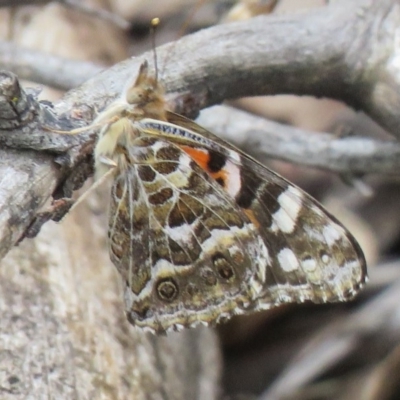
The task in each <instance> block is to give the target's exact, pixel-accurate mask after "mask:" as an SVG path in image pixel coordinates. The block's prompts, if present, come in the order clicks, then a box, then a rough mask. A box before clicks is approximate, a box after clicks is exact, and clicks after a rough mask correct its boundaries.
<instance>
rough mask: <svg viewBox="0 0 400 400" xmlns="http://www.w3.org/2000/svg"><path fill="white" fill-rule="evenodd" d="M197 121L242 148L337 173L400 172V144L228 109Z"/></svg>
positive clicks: (204, 113)
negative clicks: (339, 134)
mask: <svg viewBox="0 0 400 400" xmlns="http://www.w3.org/2000/svg"><path fill="white" fill-rule="evenodd" d="M197 122H198V123H199V124H200V125H202V126H204V127H205V128H209V129H210V130H212V131H213V132H214V133H216V134H218V135H219V136H221V137H223V138H224V139H226V140H228V141H231V142H233V143H235V144H236V145H237V146H238V147H240V148H241V149H244V150H247V151H248V152H249V153H252V154H254V155H257V156H259V157H265V156H267V157H270V158H277V159H280V160H283V161H289V162H292V163H298V164H302V165H306V166H309V167H316V168H322V169H326V170H329V171H332V172H337V173H351V174H368V173H380V174H386V175H398V174H399V173H400V144H399V143H398V142H397V141H395V140H386V141H384V140H376V139H370V138H366V137H362V132H354V135H356V136H350V137H344V138H339V137H335V135H332V134H328V133H316V132H310V131H306V130H303V129H299V128H294V127H290V126H287V125H283V124H279V123H277V122H273V121H268V120H266V119H265V118H261V117H257V116H254V115H252V114H250V113H248V112H245V111H240V110H237V109H234V108H231V107H227V106H214V107H212V108H210V109H207V110H203V111H202V113H201V115H200V117H199V118H198V119H197Z"/></svg>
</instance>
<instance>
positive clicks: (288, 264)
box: [278, 248, 300, 272]
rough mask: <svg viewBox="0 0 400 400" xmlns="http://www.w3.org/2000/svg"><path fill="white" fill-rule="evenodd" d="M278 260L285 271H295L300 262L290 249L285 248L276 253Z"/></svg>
mask: <svg viewBox="0 0 400 400" xmlns="http://www.w3.org/2000/svg"><path fill="white" fill-rule="evenodd" d="M278 261H279V264H280V266H281V268H282V269H283V270H284V271H285V272H293V271H296V270H297V269H298V268H299V266H300V264H299V260H298V259H297V257H296V256H295V254H294V253H293V251H292V250H290V249H288V248H285V249H282V250H281V251H280V252H279V253H278Z"/></svg>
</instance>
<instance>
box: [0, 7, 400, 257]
mask: <svg viewBox="0 0 400 400" xmlns="http://www.w3.org/2000/svg"><path fill="white" fill-rule="evenodd" d="M396 5H398V1H395V0H382V1H380V2H374V1H372V0H358V1H353V2H351V3H348V2H344V1H342V0H340V1H337V2H335V3H333V4H332V5H330V6H329V7H327V8H323V9H318V10H316V11H312V12H309V13H307V14H295V15H285V16H268V17H258V18H255V19H253V20H251V21H246V22H240V23H231V24H226V25H221V26H216V27H213V28H210V29H207V30H203V31H200V32H198V33H196V34H193V35H190V36H187V37H185V38H182V39H181V40H179V41H178V42H176V43H172V44H168V45H165V46H162V47H160V48H159V49H158V50H157V51H158V56H159V57H158V58H159V60H160V62H159V64H160V69H161V71H160V72H161V73H162V78H163V82H164V83H165V86H166V88H167V92H168V93H169V94H170V98H171V99H172V101H171V105H172V106H173V108H175V110H176V111H178V112H182V113H184V114H186V115H188V114H195V113H196V112H198V110H199V109H200V108H203V107H205V106H209V105H212V104H215V103H218V102H221V101H222V100H224V99H227V98H235V97H239V96H244V95H256V94H277V93H295V94H311V95H317V96H329V97H334V98H339V99H342V100H346V101H347V102H348V103H349V104H353V105H356V106H358V107H361V108H363V109H364V110H365V111H366V112H367V113H369V115H371V116H372V117H373V118H375V119H376V120H377V121H378V122H380V123H381V125H382V126H384V127H386V128H387V129H388V130H390V131H391V132H392V133H397V127H398V126H400V125H399V123H400V114H399V113H398V112H397V110H398V109H400V107H398V105H400V98H399V93H400V88H399V86H398V84H397V83H396V82H397V80H396V79H397V75H396V74H397V73H398V72H399V70H398V69H396V64H395V63H394V57H395V54H396V50H397V49H396V47H395V44H396V41H394V37H395V27H396V26H397V22H400V14H399V13H398V12H397V10H398V7H397V6H396ZM144 59H147V60H148V61H149V62H150V63H151V62H152V59H153V58H152V56H151V54H145V55H144V56H143V57H141V58H134V59H129V60H126V61H124V62H122V63H119V64H117V65H115V66H114V67H112V68H110V69H108V70H105V71H103V72H101V73H99V74H97V75H95V76H94V77H92V78H91V79H89V80H88V81H87V82H86V83H85V84H83V85H82V86H80V87H78V88H77V89H74V90H72V91H70V92H68V93H67V95H66V96H65V97H64V99H63V101H61V102H59V103H58V104H56V105H55V109H54V111H55V112H56V113H57V114H58V116H59V118H61V119H62V120H63V121H71V114H72V115H79V116H80V117H82V118H81V120H80V123H82V122H84V121H90V120H91V119H93V117H94V115H95V110H98V109H101V108H102V107H104V106H105V105H106V104H107V103H109V102H110V101H112V100H113V99H114V98H115V97H117V96H118V95H119V94H120V93H121V91H122V89H123V87H124V86H125V85H126V82H128V81H132V80H133V79H134V77H135V75H136V73H137V70H138V67H139V65H140V63H141V62H142V61H143V60H144ZM86 73H88V72H87V71H86V72H84V73H82V78H83V77H84V75H85V74H86ZM389 77H391V78H390V79H389ZM389 80H390V83H389ZM385 82H386V83H385ZM382 91H385V93H387V95H385V96H378V95H377V94H378V93H382ZM13 98H19V97H18V95H17V96H16V97H15V96H14V97H13ZM3 101H4V102H5V105H3V106H4V107H7V105H8V106H9V105H10V103H7V102H8V100H7V99H3ZM0 106H2V105H1V104H0ZM45 114H46V113H45ZM47 114H49V113H47ZM39 117H40V118H39ZM39 117H37V118H36V119H35V118H34V119H33V120H32V122H33V123H32V124H31V125H29V127H30V129H28V128H27V126H26V125H24V126H22V127H21V126H20V127H19V129H18V125H16V126H14V128H13V130H12V131H10V130H9V128H8V129H6V130H4V129H3V132H0V144H1V145H3V146H4V145H7V146H9V147H17V148H18V149H21V148H23V147H25V148H28V149H32V148H33V149H36V150H38V149H40V150H45V149H46V146H47V144H48V143H50V145H49V150H51V151H56V152H58V153H60V152H63V151H64V150H66V149H70V150H69V152H68V157H69V161H68V163H67V164H68V166H69V167H71V166H72V167H73V166H74V162H76V161H79V160H80V161H81V160H82V157H85V155H87V154H90V152H91V150H92V149H91V146H92V145H93V140H92V141H91V142H89V143H87V139H88V138H89V136H88V135H87V134H85V135H82V136H80V137H74V138H71V137H67V138H66V137H65V136H63V135H55V134H54V133H50V132H48V131H44V130H43V129H42V128H41V127H42V126H43V124H46V122H43V121H44V119H43V107H41V113H40V116H39ZM18 118H19V116H15V120H16V121H17V122H18ZM3 122H4V121H3ZM0 125H1V126H4V125H3V124H0ZM71 127H72V126H70V128H71ZM64 129H65V126H64ZM297 133H298V132H297ZM326 143H327V141H326V137H323V136H321V139H320V142H319V147H318V146H317V147H316V148H317V149H318V151H320V149H321V146H322V147H324V148H326V145H327V144H326ZM341 143H342V142H341V141H337V142H336V144H337V145H338V146H339V145H341ZM364 143H368V141H365V142H364ZM376 144H377V143H373V145H376ZM385 146H386V148H387V144H386V145H385V144H384V143H381V144H380V149H381V150H382V149H384V148H385ZM331 148H332V147H331ZM306 150H307V149H306V148H305V154H303V156H305V157H299V156H298V155H295V154H294V152H293V153H292V154H293V159H294V161H295V162H302V161H304V158H307V159H311V157H310V155H309V153H308V150H309V149H308V150H307V152H306ZM3 151H4V152H7V151H6V150H3ZM395 151H396V147H393V148H392V151H390V152H389V157H388V158H387V159H386V160H389V161H383V162H381V164H380V165H381V166H379V167H378V166H376V170H375V171H374V172H376V171H378V170H379V169H381V171H382V172H383V171H388V169H390V163H391V162H393V159H394V157H393V156H394V152H395ZM326 154H327V153H326ZM376 154H379V153H376ZM328 155H329V154H328ZM330 155H331V157H330V159H329V160H328V162H327V163H325V166H324V167H327V166H328V168H329V165H331V166H332V168H333V169H335V166H334V163H335V165H336V168H337V167H338V165H340V162H341V161H340V158H342V157H343V153H337V155H336V156H337V157H339V156H340V158H338V159H337V160H332V159H333V158H334V157H335V155H334V154H332V153H331V154H330ZM347 155H348V160H350V157H351V156H352V155H353V156H354V155H355V154H354V150H351V152H350V150H349V153H347ZM360 157H361V153H360ZM4 159H5V158H4V157H1V159H0V160H1V161H2V160H4ZM314 162H315V165H319V163H318V160H315V161H314ZM350 164H351V163H350V161H349V165H350ZM361 164H362V162H361ZM383 164H386V166H385V167H384V166H382V165H383ZM14 165H15V166H16V170H15V171H13V174H14V175H13V177H14V178H15V179H18V176H19V173H18V172H17V171H18V167H17V166H19V168H20V169H21V174H24V168H25V167H24V166H25V165H26V159H25V158H24V156H21V157H20V158H18V159H16V160H15V162H14ZM375 165H377V163H375ZM395 165H396V164H393V166H395ZM322 166H323V165H322ZM353 166H354V168H355V170H354V171H360V170H362V169H363V167H362V165H361V166H360V163H359V162H358V163H357V162H354V164H351V167H352V168H353ZM62 171H63V172H64V174H60V176H61V178H58V180H57V179H56V182H53V184H52V185H49V187H48V188H49V189H48V190H44V191H42V192H41V194H42V196H41V199H40V200H39V201H37V202H36V203H35V204H37V206H36V207H34V208H33V210H32V213H33V214H34V213H35V211H37V209H38V207H39V205H40V204H42V203H43V202H44V201H45V200H46V199H47V198H49V197H50V196H51V194H52V188H53V187H55V186H58V185H59V184H60V179H65V172H66V171H65V168H64V169H63V170H62ZM350 172H351V171H350ZM66 173H67V175H68V173H70V171H69V172H68V171H67V172H66ZM14 178H13V179H14ZM12 190H13V189H12V188H11V187H7V186H4V191H5V192H7V191H11V192H12ZM25 194H26V193H25ZM18 195H19V196H21V198H24V193H19V194H18ZM0 203H2V204H5V203H4V202H1V201H0ZM31 204H33V203H31ZM1 221H2V223H1V226H0V230H2V231H4V230H9V225H8V220H7V218H2V219H1ZM31 222H32V221H31V220H30V219H29V218H26V220H25V221H24V223H21V225H20V226H19V227H18V229H17V228H16V229H14V230H13V233H12V234H11V240H9V241H8V242H7V243H8V244H5V243H0V247H1V248H2V250H3V251H2V253H3V254H5V253H6V252H7V251H8V250H9V248H10V246H11V245H12V243H15V241H16V240H18V239H19V237H20V236H21V235H22V233H23V232H24V230H25V229H26V227H27V226H28V225H29V224H30V223H31Z"/></svg>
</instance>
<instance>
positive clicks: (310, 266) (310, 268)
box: [301, 258, 317, 273]
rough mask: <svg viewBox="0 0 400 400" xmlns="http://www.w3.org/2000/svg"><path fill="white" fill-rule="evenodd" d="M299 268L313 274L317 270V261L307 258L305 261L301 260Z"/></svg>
mask: <svg viewBox="0 0 400 400" xmlns="http://www.w3.org/2000/svg"><path fill="white" fill-rule="evenodd" d="M301 266H302V268H303V269H304V271H305V272H307V273H310V272H314V271H315V270H316V268H317V261H316V260H314V259H313V258H308V259H307V260H303V261H302V262H301Z"/></svg>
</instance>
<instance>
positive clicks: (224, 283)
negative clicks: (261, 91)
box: [109, 113, 366, 332]
mask: <svg viewBox="0 0 400 400" xmlns="http://www.w3.org/2000/svg"><path fill="white" fill-rule="evenodd" d="M167 115H168V120H169V123H168V122H164V121H158V120H153V119H148V118H147V119H143V120H140V121H136V122H135V126H136V129H137V130H138V131H140V132H141V133H142V135H140V136H139V137H138V138H137V139H135V141H134V142H133V143H129V146H126V147H125V148H123V149H120V150H118V149H117V152H119V153H121V154H124V155H125V157H126V158H127V162H126V165H127V167H126V168H124V169H123V170H121V171H120V173H118V174H117V175H116V178H115V181H114V184H113V188H112V196H111V198H112V200H111V211H110V231H109V233H110V255H111V259H112V261H113V263H114V264H115V265H116V266H117V268H118V269H119V271H120V273H121V275H122V277H123V279H124V280H125V282H126V292H125V301H126V307H127V313H128V317H129V319H130V321H131V322H132V323H133V324H135V325H138V326H141V327H143V328H147V329H149V330H151V331H155V332H162V331H165V330H169V329H178V328H179V327H183V326H194V325H196V324H197V323H204V324H207V323H213V322H218V321H219V320H220V319H224V318H229V317H230V316H232V315H233V314H240V313H245V312H248V311H254V310H258V309H266V308H270V307H273V306H276V305H279V304H282V303H291V302H304V301H307V300H311V301H313V302H317V303H318V302H330V301H341V300H346V299H348V298H351V297H352V296H354V294H355V293H356V292H357V290H358V289H359V288H360V286H361V285H362V284H363V283H364V281H365V278H366V267H365V260H364V257H363V254H362V251H361V250H360V248H359V246H358V244H357V243H356V241H355V240H354V238H353V237H352V236H351V234H350V233H349V232H348V231H347V230H346V229H345V228H344V227H343V226H342V225H341V224H340V223H339V222H338V221H337V220H336V219H335V218H334V217H332V216H331V215H330V214H329V213H328V212H327V211H326V210H324V209H323V207H322V206H321V205H320V204H318V203H317V202H316V201H315V200H313V199H312V198H311V197H310V196H308V195H307V194H306V193H305V192H303V191H302V190H301V189H299V188H297V187H296V186H294V185H293V184H291V183H290V182H288V181H286V180H285V179H284V178H282V177H280V176H279V175H277V174H275V173H274V172H272V171H270V170H269V169H267V168H265V167H264V166H262V165H261V164H259V163H258V162H257V161H255V160H253V159H252V158H251V157H249V156H247V155H245V154H243V153H242V152H240V151H239V150H237V149H235V148H234V147H233V146H231V145H229V144H227V143H225V142H224V141H222V140H221V139H219V138H218V137H216V136H214V135H213V134H211V133H210V132H208V131H206V130H205V129H204V128H201V127H199V126H198V125H196V124H195V123H194V122H192V121H190V120H187V119H186V118H184V117H181V116H177V115H175V114H172V113H168V114H167Z"/></svg>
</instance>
